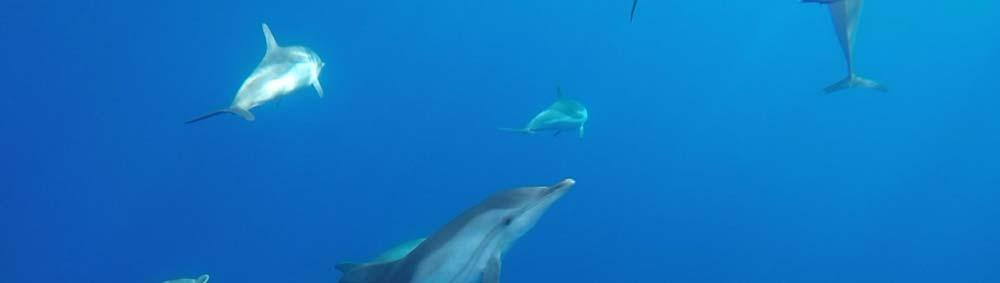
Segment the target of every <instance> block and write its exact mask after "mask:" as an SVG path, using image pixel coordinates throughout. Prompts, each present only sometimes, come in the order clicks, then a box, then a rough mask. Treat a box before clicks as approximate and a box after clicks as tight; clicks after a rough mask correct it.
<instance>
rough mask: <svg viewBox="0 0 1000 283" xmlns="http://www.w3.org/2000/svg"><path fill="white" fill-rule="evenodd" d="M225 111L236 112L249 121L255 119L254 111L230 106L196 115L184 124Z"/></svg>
mask: <svg viewBox="0 0 1000 283" xmlns="http://www.w3.org/2000/svg"><path fill="white" fill-rule="evenodd" d="M223 113H232V114H236V115H237V116H240V117H243V119H245V120H247V121H253V120H254V119H255V118H254V116H253V113H250V111H247V110H243V109H240V108H236V107H233V108H229V109H222V110H216V111H212V112H209V113H207V114H205V115H201V116H198V117H195V118H194V119H191V120H188V121H187V122H184V124H191V123H194V122H198V121H201V120H205V119H208V118H212V117H215V116H218V115H219V114H223Z"/></svg>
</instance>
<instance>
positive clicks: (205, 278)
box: [194, 274, 208, 283]
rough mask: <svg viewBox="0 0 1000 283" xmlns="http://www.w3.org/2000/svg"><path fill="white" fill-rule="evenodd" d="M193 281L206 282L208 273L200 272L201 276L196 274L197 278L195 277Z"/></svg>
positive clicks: (197, 282)
mask: <svg viewBox="0 0 1000 283" xmlns="http://www.w3.org/2000/svg"><path fill="white" fill-rule="evenodd" d="M194 282H196V283H208V274H202V275H201V276H198V278H197V279H195V280H194Z"/></svg>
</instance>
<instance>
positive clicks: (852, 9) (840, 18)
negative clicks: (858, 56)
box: [802, 0, 889, 93]
mask: <svg viewBox="0 0 1000 283" xmlns="http://www.w3.org/2000/svg"><path fill="white" fill-rule="evenodd" d="M802 2H803V3H818V4H825V5H827V6H829V7H830V16H832V17H833V28H834V31H835V32H836V33H837V38H838V39H839V40H840V48H841V50H843V52H844V58H845V59H846V60H847V77H846V78H844V79H843V80H840V81H839V82H836V83H834V84H832V85H830V86H828V87H826V88H824V89H823V92H825V93H832V92H836V91H840V90H845V89H848V88H856V87H862V88H871V89H876V90H879V91H882V92H887V91H889V89H888V88H886V87H885V86H883V85H881V84H879V83H878V82H876V81H873V80H870V79H866V78H862V77H861V76H858V75H857V74H856V73H854V34H855V33H856V31H857V28H858V19H859V18H860V17H861V6H862V5H863V4H864V0H802Z"/></svg>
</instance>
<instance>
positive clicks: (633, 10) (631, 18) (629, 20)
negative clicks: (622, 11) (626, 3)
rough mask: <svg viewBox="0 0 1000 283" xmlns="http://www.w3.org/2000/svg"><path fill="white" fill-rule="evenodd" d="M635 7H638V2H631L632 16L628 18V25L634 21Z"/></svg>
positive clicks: (637, 0)
mask: <svg viewBox="0 0 1000 283" xmlns="http://www.w3.org/2000/svg"><path fill="white" fill-rule="evenodd" d="M636 6H639V0H632V14H630V15H629V17H628V22H630V23H631V22H632V21H633V20H635V7H636Z"/></svg>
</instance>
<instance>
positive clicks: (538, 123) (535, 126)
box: [500, 87, 588, 138]
mask: <svg viewBox="0 0 1000 283" xmlns="http://www.w3.org/2000/svg"><path fill="white" fill-rule="evenodd" d="M587 118H588V114H587V108H586V107H584V106H583V103H580V102H579V101H576V100H573V99H569V98H566V96H565V95H563V92H562V88H561V87H556V102H555V103H552V105H550V106H549V107H548V108H546V109H545V110H542V112H540V113H538V115H535V118H532V119H531V121H530V122H528V125H527V126H525V127H524V128H520V129H514V128H500V130H501V131H508V132H518V133H526V134H534V133H536V132H539V131H554V132H555V135H558V134H559V133H561V132H562V131H563V130H577V131H578V134H579V137H580V138H583V126H584V124H586V123H587Z"/></svg>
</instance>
